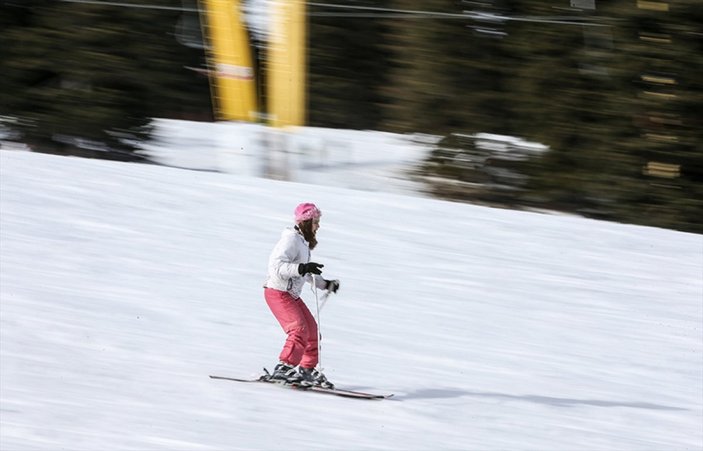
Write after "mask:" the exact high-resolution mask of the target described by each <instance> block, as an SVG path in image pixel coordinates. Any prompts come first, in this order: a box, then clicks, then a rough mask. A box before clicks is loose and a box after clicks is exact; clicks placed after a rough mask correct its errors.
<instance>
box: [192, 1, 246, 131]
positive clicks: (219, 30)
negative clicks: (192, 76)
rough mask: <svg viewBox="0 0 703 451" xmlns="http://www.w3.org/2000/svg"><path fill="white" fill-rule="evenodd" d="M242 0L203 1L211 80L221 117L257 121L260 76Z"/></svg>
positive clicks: (217, 109) (221, 118)
mask: <svg viewBox="0 0 703 451" xmlns="http://www.w3.org/2000/svg"><path fill="white" fill-rule="evenodd" d="M239 3H240V2H239V0H201V4H202V5H203V6H204V9H205V17H206V21H205V24H204V28H205V30H206V32H205V33H204V34H205V35H206V37H207V39H208V55H209V59H210V64H209V65H210V80H211V84H212V85H214V86H213V101H214V104H215V114H216V117H217V119H220V120H235V121H249V122H256V121H257V119H258V116H259V113H258V107H257V100H256V78H255V73H254V65H253V60H252V54H251V47H250V44H249V35H248V33H247V29H246V25H245V24H244V22H243V20H242V15H241V11H240V4H239Z"/></svg>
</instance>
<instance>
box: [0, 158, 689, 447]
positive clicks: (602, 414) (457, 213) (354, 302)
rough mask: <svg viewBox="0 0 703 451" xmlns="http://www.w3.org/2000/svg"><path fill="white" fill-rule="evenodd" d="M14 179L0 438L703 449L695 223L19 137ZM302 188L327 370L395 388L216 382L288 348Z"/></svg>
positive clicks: (112, 443)
mask: <svg viewBox="0 0 703 451" xmlns="http://www.w3.org/2000/svg"><path fill="white" fill-rule="evenodd" d="M0 194H1V195H0V302H1V303H0V326H1V327H0V370H1V371H0V403H1V407H0V449H2V451H15V450H17V451H25V450H51V451H54V450H91V451H94V450H274V449H311V450H543V451H544V450H559V451H562V450H689V451H690V450H701V449H703V431H702V428H701V424H702V420H703V353H702V351H703V331H702V329H701V327H702V324H703V236H701V235H694V234H686V233H680V232H675V231H669V230H662V229H655V228H645V227H637V226H629V225H620V224H613V223H606V222H598V221H593V220H587V219H582V218H576V217H565V216H550V215H540V214H535V213H524V212H514V211H508V210H499V209H490V208H485V207H477V206H471V205H463V204H456V203H449V202H442V201H436V200H430V199H423V198H416V197H404V196H401V195H394V194H383V193H373V192H368V191H352V190H347V189H341V188H333V187H327V188H322V187H320V186H314V185H304V184H295V183H288V182H277V181H270V180H263V179H257V178H246V177H240V176H236V175H232V174H223V173H210V172H197V171H187V170H179V169H173V168H164V167H158V166H148V165H135V164H124V163H115V162H107V161H94V160H83V159H76V158H62V157H55V156H49V155H41V154H31V153H26V152H10V151H0ZM301 201H313V202H316V203H317V204H318V205H319V206H320V207H321V208H322V210H323V213H324V216H323V223H322V228H321V230H320V243H321V244H320V246H319V249H317V250H316V251H315V252H314V258H315V260H316V261H319V262H321V263H324V264H325V273H324V275H325V276H326V277H328V278H339V279H341V281H342V288H341V290H340V292H339V294H338V295H336V296H332V297H331V299H330V300H329V302H327V304H326V305H325V308H324V309H323V311H322V332H323V336H324V340H323V363H324V367H325V370H326V371H325V372H326V374H327V375H328V377H329V378H330V379H331V380H332V381H334V382H335V383H336V384H337V385H338V386H340V387H347V388H352V389H361V390H367V391H374V392H381V393H385V392H392V393H395V398H393V399H391V400H384V401H359V400H350V399H344V398H336V397H328V396H321V395H316V394H312V393H301V392H295V391H287V390H283V389H280V388H278V387H272V386H264V385H258V384H250V385H247V384H238V383H233V382H227V381H215V380H210V379H209V378H208V375H209V374H220V375H232V376H240V377H241V376H252V375H256V374H257V373H258V372H259V371H260V368H261V367H262V366H268V367H269V368H270V367H271V366H272V365H273V364H274V363H275V362H276V357H277V355H278V352H279V350H280V347H281V345H282V343H283V340H284V335H283V333H282V332H281V331H280V330H279V326H278V324H277V323H276V322H275V320H274V319H273V317H272V315H271V314H270V312H269V311H268V309H267V307H266V305H265V303H264V302H263V298H262V289H261V283H262V281H263V278H264V272H265V269H266V260H267V257H268V253H269V251H270V249H271V247H272V246H273V244H274V243H275V241H276V240H277V238H278V236H279V234H280V231H281V230H282V228H284V227H285V226H287V225H288V224H289V222H290V219H291V212H292V210H293V208H294V206H295V205H296V204H297V203H298V202H301ZM304 293H305V294H304V297H305V298H306V301H307V302H308V303H309V304H312V305H313V308H314V299H315V298H314V295H313V293H312V292H311V291H309V290H306V291H305V292H304Z"/></svg>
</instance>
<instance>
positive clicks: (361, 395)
mask: <svg viewBox="0 0 703 451" xmlns="http://www.w3.org/2000/svg"><path fill="white" fill-rule="evenodd" d="M210 379H220V380H225V381H234V382H246V383H254V382H258V383H264V384H273V385H278V386H281V387H285V388H290V389H293V390H301V391H308V392H312V393H321V394H326V395H334V396H341V397H344V398H354V399H388V398H390V397H392V396H393V394H388V395H378V394H373V393H365V392H360V391H355V390H344V389H341V388H322V387H314V386H313V387H306V386H302V385H299V384H282V383H280V382H275V381H271V380H268V379H267V378H265V377H260V378H259V379H239V378H236V377H227V376H210Z"/></svg>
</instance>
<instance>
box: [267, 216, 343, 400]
mask: <svg viewBox="0 0 703 451" xmlns="http://www.w3.org/2000/svg"><path fill="white" fill-rule="evenodd" d="M294 214H295V226H294V227H292V228H291V227H289V228H286V229H285V230H284V231H283V233H282V234H281V238H280V240H279V241H278V243H277V244H276V246H275V247H274V248H273V251H272V252H271V255H270V257H269V261H268V277H267V279H266V282H265V283H264V298H265V299H266V304H268V306H269V308H270V309H271V312H272V313H273V315H274V316H275V317H276V319H277V320H278V322H279V323H280V325H281V327H282V328H283V330H284V331H285V333H286V334H287V335H288V337H287V339H286V342H285V344H284V346H283V350H282V351H281V353H280V355H279V363H278V364H277V365H276V367H275V368H274V371H273V374H272V375H271V380H274V381H277V382H282V383H289V384H292V383H295V384H300V385H305V386H320V387H324V388H334V385H333V384H332V383H331V382H329V381H328V380H327V378H326V377H325V375H324V374H322V372H321V371H319V370H318V369H316V366H317V363H318V328H317V323H316V322H315V318H314V317H313V315H312V314H311V313H310V310H309V309H308V307H307V306H306V305H305V302H303V300H302V299H301V298H300V293H301V292H302V290H303V286H304V285H305V282H308V283H310V284H314V285H315V287H316V288H319V289H323V290H328V291H330V292H332V293H336V292H337V290H338V289H339V280H325V279H323V278H322V277H317V276H319V275H320V274H322V270H321V269H320V268H322V267H323V266H324V265H321V264H319V263H315V262H311V261H310V251H311V250H313V249H315V247H316V246H317V239H316V234H317V230H318V229H319V228H320V217H321V216H322V213H321V212H320V210H319V209H318V208H317V207H316V206H315V204H312V203H302V204H300V205H298V206H297V207H296V208H295V212H294Z"/></svg>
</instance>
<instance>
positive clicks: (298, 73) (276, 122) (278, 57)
mask: <svg viewBox="0 0 703 451" xmlns="http://www.w3.org/2000/svg"><path fill="white" fill-rule="evenodd" d="M272 12H273V18H272V25H271V29H270V31H269V32H270V35H269V47H268V57H267V59H268V65H267V67H266V73H267V82H268V83H267V84H268V86H267V88H268V91H267V99H268V102H267V106H268V116H269V123H270V125H272V126H274V127H285V126H289V125H305V120H306V117H305V109H306V108H305V107H306V105H305V102H306V99H305V81H306V80H305V73H306V64H307V62H306V58H305V53H306V37H305V35H306V27H307V23H306V16H305V2H304V1H302V0H275V1H274V2H273V5H272Z"/></svg>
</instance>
